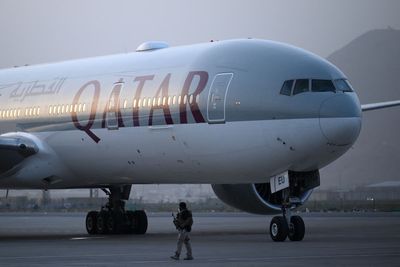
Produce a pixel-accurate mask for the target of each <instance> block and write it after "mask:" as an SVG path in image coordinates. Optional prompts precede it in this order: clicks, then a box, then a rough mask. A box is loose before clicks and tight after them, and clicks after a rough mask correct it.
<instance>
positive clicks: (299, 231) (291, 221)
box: [269, 188, 305, 242]
mask: <svg viewBox="0 0 400 267" xmlns="http://www.w3.org/2000/svg"><path fill="white" fill-rule="evenodd" d="M289 192H290V191H289V189H288V188H287V189H284V190H282V199H283V203H282V213H283V216H275V217H274V218H272V220H271V223H270V225H269V232H270V235H271V238H272V240H273V241H276V242H282V241H285V240H286V238H287V237H289V239H290V240H291V241H301V240H303V238H304V234H305V226H304V221H303V219H302V218H301V217H300V216H292V215H291V208H293V207H296V206H297V205H299V204H300V201H299V199H296V198H290V197H289Z"/></svg>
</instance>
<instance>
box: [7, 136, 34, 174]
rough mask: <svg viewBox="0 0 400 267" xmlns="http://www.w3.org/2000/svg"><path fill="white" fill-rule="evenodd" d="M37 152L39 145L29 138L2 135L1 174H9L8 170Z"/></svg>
mask: <svg viewBox="0 0 400 267" xmlns="http://www.w3.org/2000/svg"><path fill="white" fill-rule="evenodd" d="M37 152H38V148H37V146H36V145H35V143H34V142H32V141H31V140H29V139H26V138H21V137H8V136H7V137H6V136H0V176H7V172H9V171H11V170H12V169H14V167H16V166H17V165H18V164H20V163H21V162H22V161H23V160H25V159H26V158H28V157H30V156H32V155H34V154H36V153H37Z"/></svg>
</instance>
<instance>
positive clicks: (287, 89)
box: [281, 80, 293, 95]
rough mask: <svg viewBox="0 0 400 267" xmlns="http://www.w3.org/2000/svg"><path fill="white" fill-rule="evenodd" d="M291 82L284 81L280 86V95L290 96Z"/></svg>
mask: <svg viewBox="0 0 400 267" xmlns="http://www.w3.org/2000/svg"><path fill="white" fill-rule="evenodd" d="M292 87H293V80H289V81H285V82H284V83H283V85H282V89H281V95H291V93H292Z"/></svg>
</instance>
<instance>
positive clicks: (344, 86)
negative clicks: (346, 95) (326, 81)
mask: <svg viewBox="0 0 400 267" xmlns="http://www.w3.org/2000/svg"><path fill="white" fill-rule="evenodd" d="M335 85H336V89H337V90H338V91H342V92H353V91H354V90H353V88H352V87H351V84H350V83H349V81H348V80H345V79H338V80H335Z"/></svg>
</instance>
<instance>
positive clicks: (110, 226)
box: [86, 185, 147, 235]
mask: <svg viewBox="0 0 400 267" xmlns="http://www.w3.org/2000/svg"><path fill="white" fill-rule="evenodd" d="M102 190H103V191H104V192H105V193H106V194H107V195H108V196H109V198H108V203H107V204H106V205H105V206H103V207H102V208H101V210H100V211H90V212H89V213H88V214H87V216H86V230H87V232H88V233H89V234H91V235H94V234H145V233H146V231H147V215H146V213H145V212H144V211H143V210H137V211H126V210H125V201H124V200H128V199H129V194H130V191H131V185H126V186H120V187H110V190H109V191H107V190H105V189H102Z"/></svg>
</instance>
